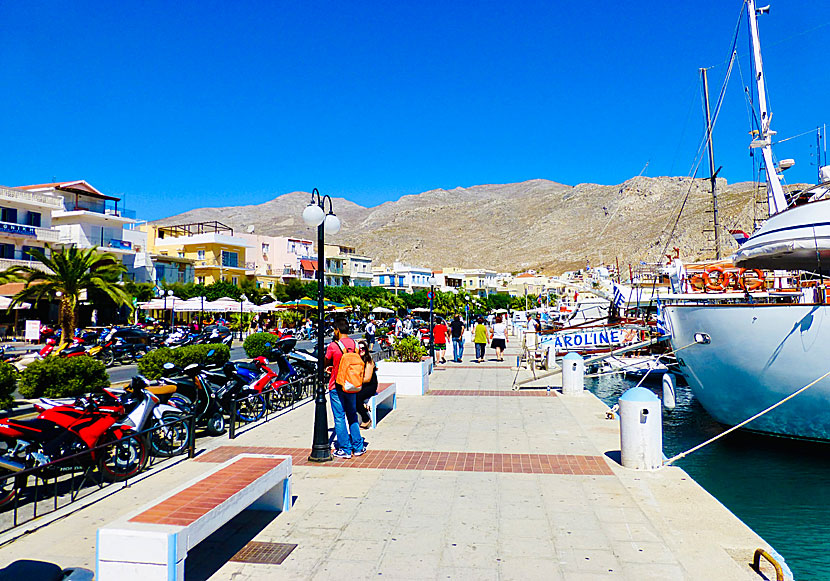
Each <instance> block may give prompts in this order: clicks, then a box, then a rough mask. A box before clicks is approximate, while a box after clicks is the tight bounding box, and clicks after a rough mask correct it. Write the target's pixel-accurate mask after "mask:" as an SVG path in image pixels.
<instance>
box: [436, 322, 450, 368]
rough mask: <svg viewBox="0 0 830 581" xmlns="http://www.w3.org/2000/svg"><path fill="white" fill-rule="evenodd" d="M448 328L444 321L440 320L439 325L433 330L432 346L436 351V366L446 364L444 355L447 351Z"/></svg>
mask: <svg viewBox="0 0 830 581" xmlns="http://www.w3.org/2000/svg"><path fill="white" fill-rule="evenodd" d="M447 331H448V329H447V326H446V325H445V324H444V319H441V318H439V319H438V324H437V325H435V326H434V327H433V328H432V346H433V349H434V350H435V364H436V365H438V362H439V361H440V362H441V363H446V362H447V360H446V359H444V353H446V349H447Z"/></svg>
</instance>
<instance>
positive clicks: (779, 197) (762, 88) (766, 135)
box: [746, 0, 787, 216]
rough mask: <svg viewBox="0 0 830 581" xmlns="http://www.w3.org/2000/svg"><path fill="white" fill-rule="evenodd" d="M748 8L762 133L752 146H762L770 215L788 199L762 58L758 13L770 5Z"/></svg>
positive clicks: (750, 0) (751, 2)
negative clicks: (777, 162) (774, 142)
mask: <svg viewBox="0 0 830 581" xmlns="http://www.w3.org/2000/svg"><path fill="white" fill-rule="evenodd" d="M746 10H747V15H748V17H749V33H750V35H751V36H752V57H753V60H754V63H755V82H756V84H757V87H758V113H759V118H758V121H759V123H760V125H761V127H760V130H761V134H760V135H759V136H758V139H757V140H753V142H752V143H751V144H750V147H761V148H762V149H761V153H762V155H763V157H764V167H765V169H766V173H767V204H768V205H769V215H770V216H772V215H774V214H777V213H778V212H783V211H784V210H786V209H787V199H786V197H785V196H784V188H783V187H781V177H780V176H779V175H778V170H776V169H775V163H774V162H773V159H772V136H773V135H775V131H771V130H770V120H771V119H772V114H771V113H770V112H769V111H768V110H767V83H766V79H765V78H764V63H763V61H762V60H761V39H760V37H759V35H758V18H757V15H758V14H759V13H766V12H768V11H769V6H766V7H764V8H761V9H760V10H756V8H755V0H747V1H746Z"/></svg>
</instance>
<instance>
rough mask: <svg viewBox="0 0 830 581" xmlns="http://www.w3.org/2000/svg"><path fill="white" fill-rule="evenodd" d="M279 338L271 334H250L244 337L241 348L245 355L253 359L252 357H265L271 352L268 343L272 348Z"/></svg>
mask: <svg viewBox="0 0 830 581" xmlns="http://www.w3.org/2000/svg"><path fill="white" fill-rule="evenodd" d="M278 340H279V338H278V337H277V336H276V335H274V334H273V333H251V334H250V335H248V336H247V337H245V342H244V343H242V347H243V348H244V349H245V354H246V355H247V356H248V357H250V358H251V359H253V358H254V357H265V356H267V355H268V353H269V352H270V351H271V347H269V346H268V345H267V344H269V343H270V345H271V346H274V345H275V344H276V342H277V341H278Z"/></svg>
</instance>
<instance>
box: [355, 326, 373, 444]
mask: <svg viewBox="0 0 830 581" xmlns="http://www.w3.org/2000/svg"><path fill="white" fill-rule="evenodd" d="M357 352H358V354H359V355H360V358H361V359H363V362H364V363H365V364H366V369H365V371H364V372H363V387H362V388H361V389H360V391H359V392H358V393H357V413H358V415H359V416H360V427H361V428H364V429H365V428H368V427H369V426H371V425H372V418H371V417H370V416H369V409H368V408H367V407H366V401H367V400H368V399H369V398H371V397H373V396H375V395H377V393H378V374H377V366H376V365H375V362H374V361H373V360H372V352H371V351H370V350H369V344H368V343H367V342H366V341H363V340H361V341H358V342H357Z"/></svg>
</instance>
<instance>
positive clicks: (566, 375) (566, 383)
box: [562, 353, 585, 395]
mask: <svg viewBox="0 0 830 581" xmlns="http://www.w3.org/2000/svg"><path fill="white" fill-rule="evenodd" d="M584 389H585V360H584V359H582V355H580V354H579V353H568V354H567V355H565V357H564V358H563V359H562V395H582V391H583V390H584Z"/></svg>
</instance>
